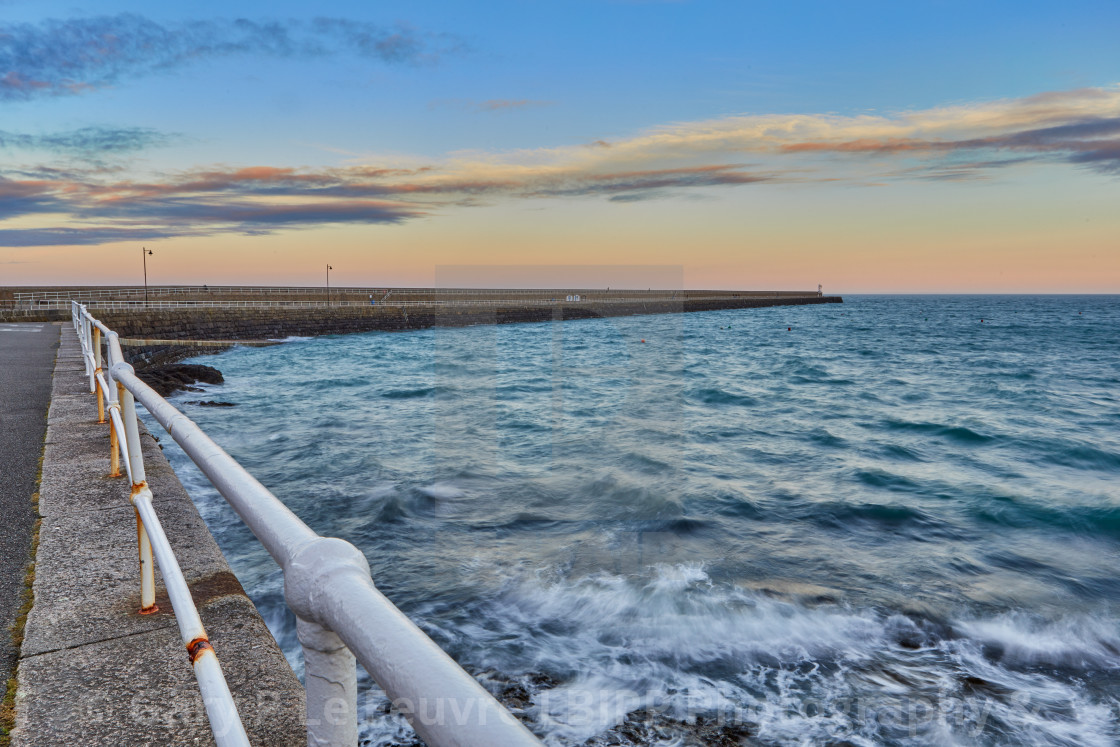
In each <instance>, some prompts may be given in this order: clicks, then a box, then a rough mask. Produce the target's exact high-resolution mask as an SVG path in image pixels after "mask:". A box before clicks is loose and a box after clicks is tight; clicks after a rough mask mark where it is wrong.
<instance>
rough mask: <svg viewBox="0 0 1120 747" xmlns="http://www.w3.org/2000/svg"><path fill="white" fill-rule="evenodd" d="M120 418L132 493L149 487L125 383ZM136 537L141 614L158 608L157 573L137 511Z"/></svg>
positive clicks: (133, 406) (134, 418)
mask: <svg viewBox="0 0 1120 747" xmlns="http://www.w3.org/2000/svg"><path fill="white" fill-rule="evenodd" d="M120 399H121V418H122V419H123V420H124V432H125V438H126V439H127V441H128V464H129V467H130V468H131V470H132V495H134V496H135V495H136V494H137V493H139V492H140V491H142V490H144V489H146V488H147V487H148V479H147V475H145V473H144V456H143V454H141V453H140V428H139V426H138V425H137V421H136V399H135V398H134V397H133V396H132V392H130V391H128V390H127V389H125V388H124V387H121V389H120ZM136 539H137V543H138V544H139V546H140V614H141V615H150V614H152V613H153V612H156V611H158V610H159V607H157V606H156V573H155V566H154V565H153V563H152V543H151V540H149V539H148V533H147V532H146V531H144V521H143V519H141V518H140V512H139V511H137V512H136Z"/></svg>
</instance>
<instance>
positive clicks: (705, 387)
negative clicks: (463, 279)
mask: <svg viewBox="0 0 1120 747" xmlns="http://www.w3.org/2000/svg"><path fill="white" fill-rule="evenodd" d="M981 320H982V321H981ZM195 360H196V362H201V363H205V364H208V365H213V366H216V367H217V368H219V369H220V370H221V371H222V372H223V373H224V375H225V378H226V383H225V384H223V385H220V386H214V387H207V391H206V393H205V394H201V395H200V394H198V393H180V394H178V395H175V396H174V397H173V398H172V401H173V402H176V403H177V405H178V406H179V407H180V408H181V409H183V411H184V412H186V413H187V414H188V415H189V416H190V417H192V418H193V419H195V420H196V422H198V423H199V424H200V425H201V426H202V427H203V428H204V429H205V430H206V431H207V432H208V433H209V434H210V435H211V436H212V437H213V438H214V439H215V440H216V441H217V442H218V443H219V444H221V445H222V446H223V447H224V448H226V449H227V450H228V451H229V452H230V454H232V455H233V456H234V457H235V458H236V459H238V460H239V461H240V462H241V463H242V464H243V465H244V466H245V467H246V468H247V469H248V470H249V471H250V472H252V473H253V474H254V475H255V476H256V477H257V478H258V479H260V480H261V482H263V483H264V484H265V485H266V486H268V487H269V488H270V489H271V490H272V491H273V492H274V493H275V494H276V495H277V496H278V497H279V498H281V499H282V500H283V501H284V502H285V503H287V505H288V506H289V507H291V508H292V509H293V510H294V511H295V512H296V513H297V514H298V515H299V516H301V517H302V518H303V519H304V521H306V522H307V523H308V524H309V525H311V526H312V527H313V528H314V529H315V530H317V531H318V532H319V533H321V534H324V535H333V536H339V537H343V538H345V539H347V540H349V541H350V542H353V543H354V544H355V545H357V546H358V547H359V548H361V549H362V550H363V551H364V552H365V554H366V557H367V558H368V559H369V562H370V565H371V567H372V569H373V576H374V580H375V582H376V583H377V585H378V587H379V588H380V589H381V590H382V591H383V592H384V593H385V594H386V595H387V596H388V597H389V598H390V599H391V600H393V602H394V603H395V604H397V605H398V606H399V607H400V608H401V609H402V610H403V611H404V612H405V613H407V614H408V615H409V616H410V617H411V618H412V619H413V620H414V621H415V622H416V623H417V624H418V625H420V627H421V628H423V629H424V630H425V631H427V632H428V633H429V635H431V636H432V638H434V639H435V640H436V641H437V642H438V643H439V644H440V645H441V646H443V647H444V648H445V649H446V650H447V651H448V652H449V653H450V654H451V655H452V656H454V657H455V658H456V659H457V660H458V661H459V662H460V663H461V664H462V665H463V666H464V667H465V668H466V669H467V670H468V671H470V672H472V673H473V674H475V675H476V676H478V677H479V678H480V679H481V680H482V681H483V682H484V683H485V684H486V685H487V686H488V687H490V688H491V689H492V690H493V691H494V692H495V693H497V694H499V695H500V696H501V697H503V698H505V699H506V700H507V701H509V702H512V703H514V704H515V705H517V706H519V707H520V708H522V710H523V713H524V717H525V718H526V720H527V723H528V724H529V726H530V727H531V728H532V729H533V730H534V731H535V732H536V733H538V734H539V735H540V736H542V737H543V738H544V739H545V740H546V741H547V742H548V743H549V744H556V745H560V744H565V745H566V744H582V743H585V742H588V741H589V740H590V741H592V743H596V744H598V743H602V744H607V743H621V744H629V743H656V744H665V745H671V744H697V743H701V742H703V741H705V740H707V741H713V740H715V739H717V738H723V739H740V738H744V735H745V738H746V740H747V741H746V742H745V743H748V744H762V745H794V744H806V745H817V744H829V743H832V744H836V745H840V744H852V745H879V744H886V745H973V744H976V745H1113V744H1117V743H1118V742H1120V727H1118V726H1117V723H1118V720H1120V607H1118V604H1117V600H1120V298H1118V297H1115V296H943V297H933V296H857V297H849V298H847V299H846V303H844V304H842V305H839V304H837V305H827V306H816V307H785V308H771V309H752V310H741V311H721V312H706V313H694V314H678V315H662V316H641V317H626V318H610V319H595V320H586V321H569V322H559V323H552V324H537V325H532V324H525V325H503V326H498V327H493V326H489V327H486V326H480V327H471V328H463V329H431V330H423V331H412V332H401V333H369V334H360V335H348V336H333V337H322V338H316V339H295V340H289V341H288V342H286V343H285V344H283V345H279V346H275V347H270V348H252V349H250V348H237V349H233V350H230V351H228V352H225V353H222V354H220V355H217V356H204V357H200V358H198V359H195ZM198 399H206V400H209V399H215V400H222V401H228V402H232V403H234V404H236V407H232V408H207V407H199V406H197V405H191V404H186V403H187V402H190V401H194V400H198ZM149 427H151V428H152V430H153V432H154V433H157V434H160V433H161V431H160V429H159V426H158V425H154V424H153V423H152V422H149ZM162 442H163V444H164V445H165V447H166V451H167V454H168V457H169V458H170V459H171V461H172V464H173V465H174V467H175V469H176V471H177V472H178V473H179V475H180V477H181V478H182V479H183V481H184V484H186V486H187V487H188V489H189V491H190V492H191V494H192V496H193V497H194V499H195V501H196V502H197V503H198V505H199V507H200V510H201V511H202V513H203V516H204V517H205V519H206V520H207V522H208V523H209V525H210V527H211V529H212V530H213V532H214V534H215V536H216V537H217V539H218V542H219V544H220V545H221V547H222V549H223V550H224V551H225V553H226V555H227V556H228V558H229V559H230V562H231V564H232V565H233V567H234V570H235V571H236V573H237V575H238V576H239V578H240V579H241V580H242V583H243V584H244V585H245V587H246V589H247V590H248V592H249V593H250V595H251V596H252V597H253V599H254V601H255V602H256V603H257V605H258V607H259V608H260V610H261V612H262V614H263V615H264V616H265V618H266V620H267V621H268V623H269V625H270V627H271V628H272V630H273V632H274V633H275V634H276V636H277V639H278V640H279V641H280V643H281V645H282V646H283V647H284V648H285V651H286V653H287V654H288V656H289V659H290V660H291V661H292V662H293V665H294V666H296V668H297V670H299V668H300V667H301V663H300V660H299V657H300V655H299V650H298V645H297V644H296V642H295V635H294V619H293V618H292V617H291V614H290V613H289V612H288V611H287V609H286V607H285V606H284V603H283V596H282V582H281V578H280V574H279V571H278V569H277V568H276V566H275V564H274V563H273V562H272V561H271V560H270V559H269V558H268V556H267V554H266V553H265V552H264V551H263V549H262V548H261V547H260V545H259V544H258V543H257V542H256V540H255V539H254V538H253V537H252V536H251V534H250V533H249V532H248V531H247V530H246V529H245V528H244V527H243V526H242V525H241V524H240V523H239V521H238V519H237V518H236V516H235V515H234V514H233V512H232V511H231V510H230V509H229V508H228V507H226V505H225V504H224V502H223V501H222V500H221V498H220V497H219V496H217V494H216V493H215V492H214V490H213V489H212V488H211V487H210V486H209V485H208V483H207V482H206V481H205V478H203V477H202V476H201V475H200V474H199V473H198V472H197V470H196V469H194V468H193V466H192V465H191V464H190V463H189V461H188V460H187V459H186V457H184V456H183V455H182V453H181V452H180V451H179V450H178V448H177V447H175V446H174V444H173V443H172V442H171V440H170V439H169V438H167V437H163V438H162ZM384 705H385V701H384V700H383V699H382V698H381V697H380V696H379V693H378V692H377V690H376V688H375V686H374V685H372V683H370V682H368V681H363V694H362V696H361V706H362V709H363V715H362V719H363V721H362V724H363V726H362V734H363V738H364V739H365V740H367V742H366V743H368V744H377V745H387V744H408V743H409V740H410V737H409V734H410V730H409V728H408V726H407V725H406V724H405V723H404V721H403V720H402V719H401V718H400V717H399V716H398V715H395V714H393V713H390V712H388V709H387V708H385V707H384ZM721 729H722V731H720V730H721ZM713 735H716V736H713ZM725 743H728V744H730V743H733V742H725Z"/></svg>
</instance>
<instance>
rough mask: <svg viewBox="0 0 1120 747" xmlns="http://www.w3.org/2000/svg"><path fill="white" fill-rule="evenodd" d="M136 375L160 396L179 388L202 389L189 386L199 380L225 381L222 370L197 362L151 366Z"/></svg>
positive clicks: (217, 382) (212, 382)
mask: <svg viewBox="0 0 1120 747" xmlns="http://www.w3.org/2000/svg"><path fill="white" fill-rule="evenodd" d="M136 375H137V376H138V377H139V378H140V380H141V381H143V382H144V383H145V384H147V385H148V386H150V387H151V388H152V389H155V390H156V392H157V393H159V394H160V395H161V396H163V397H166V396H167V395H169V394H172V393H173V392H177V391H179V390H180V389H186V390H188V391H203V390H201V389H198V388H195V387H191V384H194V383H195V382H198V381H201V382H202V383H204V384H221V383H222V382H223V381H225V379H224V378H222V372H221V371H219V370H218V369H216V368H214V367H213V366H202V365H199V364H197V363H172V364H169V365H166V366H151V367H150V368H145V369H142V370H140V371H137V372H136Z"/></svg>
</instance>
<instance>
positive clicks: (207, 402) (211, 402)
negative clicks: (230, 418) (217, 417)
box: [185, 399, 237, 407]
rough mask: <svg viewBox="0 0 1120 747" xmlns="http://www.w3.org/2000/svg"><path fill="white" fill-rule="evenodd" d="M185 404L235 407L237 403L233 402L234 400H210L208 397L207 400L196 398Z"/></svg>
mask: <svg viewBox="0 0 1120 747" xmlns="http://www.w3.org/2000/svg"><path fill="white" fill-rule="evenodd" d="M185 404H188V405H198V406H199V407H237V404H236V403H234V402H218V401H216V400H212V399H208V400H198V399H196V400H194V401H193V402H187V403H185Z"/></svg>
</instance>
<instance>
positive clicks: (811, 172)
mask: <svg viewBox="0 0 1120 747" xmlns="http://www.w3.org/2000/svg"><path fill="white" fill-rule="evenodd" d="M78 132H81V131H78ZM59 137H61V136H59ZM143 138H144V136H143V135H140V136H139V140H141V141H142V140H143ZM62 139H63V140H65V141H66V142H69V140H68V139H66V138H62ZM71 139H75V140H77V141H81V138H71ZM92 139H93V140H96V139H97V138H92ZM122 141H123V142H128V137H123V138H122ZM1033 162H1047V163H1054V164H1070V165H1073V166H1078V167H1084V168H1090V169H1094V170H1096V171H1098V172H1100V173H1104V174H1108V175H1120V87H1112V88H1103V89H1080V90H1077V91H1065V92H1054V93H1047V94H1041V95H1039V96H1033V97H1028V98H1024V99H1011V100H1005V101H995V102H981V103H977V104H972V105H959V106H954V107H941V108H935V109H928V110H922V111H911V112H902V113H897V114H893V115H857V116H848V117H843V116H838V115H832V114H819V115H764V116H735V117H724V118H721V119H716V120H707V121H702V122H684V123H677V124H672V125H666V126H662V127H657V128H652V129H650V130H647V131H645V132H640V133H637V134H635V135H634V136H632V137H628V138H625V137H624V138H614V139H612V140H611V141H610V143H609V144H607V143H606V142H605V141H603V142H600V141H593V142H591V143H586V144H579V145H570V146H563V147H555V148H535V149H521V150H512V151H504V152H486V151H461V152H456V153H451V154H448V155H447V156H446V157H444V158H442V159H436V160H432V161H422V160H419V159H404V158H401V157H380V158H377V157H373V158H367V159H364V160H361V161H356V162H353V163H351V164H349V165H345V166H338V167H333V168H319V169H308V168H297V167H293V166H287V165H257V166H248V167H237V166H226V165H214V166H208V167H203V168H196V169H188V170H185V171H179V172H168V173H163V174H155V175H152V176H149V177H147V178H139V177H137V176H130V175H129V173H128V172H127V171H125V170H123V169H122V168H120V167H116V168H111V167H107V166H99V167H97V168H84V169H82V168H72V167H63V168H58V167H52V166H49V165H48V166H41V167H37V168H26V167H25V168H22V169H20V170H18V171H16V170H9V171H8V172H7V173H0V220H7V219H12V218H16V217H22V218H23V221H22V223H21V226H20V227H19V228H18V229H16V228H12V229H7V230H0V244H3V243H8V244H9V245H21V244H20V242H24V244H22V245H37V244H43V243H49V242H55V243H88V244H92V243H100V242H103V241H119V240H125V239H124V238H121V237H133V236H134V237H140V238H147V237H150V238H159V237H164V236H202V235H213V234H220V233H251V234H261V233H268V232H271V231H277V230H289V229H295V228H308V227H314V226H320V225H336V224H350V225H388V224H399V223H403V222H407V221H410V220H419V219H423V218H425V217H427V216H430V215H433V214H436V213H440V212H443V211H445V210H449V209H454V208H469V207H472V206H476V205H480V204H493V203H495V202H498V201H502V200H545V199H549V200H557V199H603V200H607V201H610V202H615V203H635V202H640V201H643V200H651V199H667V198H680V197H682V196H683V197H708V196H712V195H717V194H721V193H722V191H725V190H728V189H731V188H740V187H750V188H752V189H765V188H766V187H767V186H768V185H772V184H791V183H815V184H819V185H833V184H864V185H868V184H876V185H877V184H884V183H891V182H899V181H921V180H936V181H941V182H961V181H976V180H980V179H991V178H994V176H996V175H1000V174H1007V173H1009V172H1010V171H1011V170H1013V169H1015V168H1016V167H1018V166H1019V165H1021V164H1024V163H1033ZM94 165H95V166H96V164H94ZM36 215H39V216H42V219H41V220H42V222H43V223H44V224H45V225H44V226H43V227H40V228H26V227H25V225H26V224H27V223H28V222H29V221H32V220H34V216H36ZM60 216H61V218H60ZM60 220H61V225H62V226H63V227H55V226H56V225H58V224H59V221H60ZM77 237H81V238H77Z"/></svg>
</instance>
